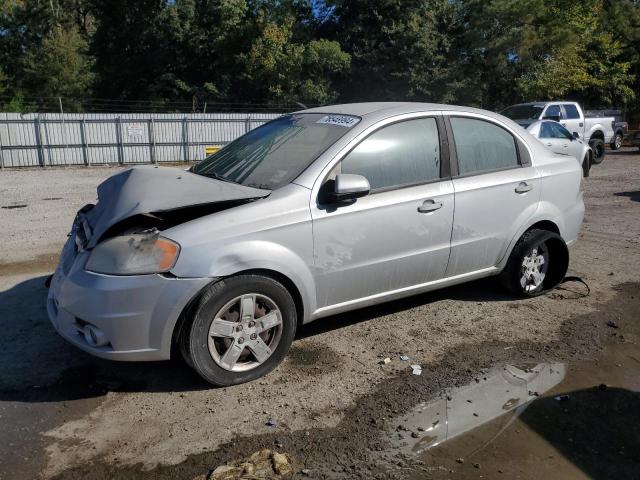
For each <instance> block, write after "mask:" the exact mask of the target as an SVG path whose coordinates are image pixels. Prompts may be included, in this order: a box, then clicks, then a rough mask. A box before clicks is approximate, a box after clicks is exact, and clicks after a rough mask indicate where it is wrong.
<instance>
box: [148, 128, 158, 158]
mask: <svg viewBox="0 0 640 480" xmlns="http://www.w3.org/2000/svg"><path fill="white" fill-rule="evenodd" d="M147 128H148V129H149V156H150V158H149V160H150V161H151V163H155V164H157V163H158V161H157V160H156V129H155V122H154V121H153V117H151V118H150V119H149V120H148V121H147Z"/></svg>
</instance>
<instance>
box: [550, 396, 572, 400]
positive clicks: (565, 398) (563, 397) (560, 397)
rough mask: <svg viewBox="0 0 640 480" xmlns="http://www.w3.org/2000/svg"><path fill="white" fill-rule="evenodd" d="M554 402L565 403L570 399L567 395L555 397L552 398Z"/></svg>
mask: <svg viewBox="0 0 640 480" xmlns="http://www.w3.org/2000/svg"><path fill="white" fill-rule="evenodd" d="M553 398H554V399H555V400H556V401H558V402H566V401H567V400H569V399H570V398H571V397H570V396H569V395H556V396H555V397H553Z"/></svg>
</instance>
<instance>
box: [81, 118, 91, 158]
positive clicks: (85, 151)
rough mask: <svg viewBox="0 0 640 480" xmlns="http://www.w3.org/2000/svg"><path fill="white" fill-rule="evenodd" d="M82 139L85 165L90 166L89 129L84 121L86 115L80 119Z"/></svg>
mask: <svg viewBox="0 0 640 480" xmlns="http://www.w3.org/2000/svg"><path fill="white" fill-rule="evenodd" d="M80 141H81V142H82V159H83V160H84V164H85V166H87V167H88V166H89V155H88V153H87V131H86V124H85V121H84V115H83V116H82V119H81V120H80Z"/></svg>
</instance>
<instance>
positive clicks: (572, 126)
mask: <svg viewBox="0 0 640 480" xmlns="http://www.w3.org/2000/svg"><path fill="white" fill-rule="evenodd" d="M562 108H563V109H564V118H563V119H562V120H561V121H560V124H561V125H562V126H563V127H565V128H566V129H567V130H569V132H570V133H571V134H572V135H573V132H577V133H578V135H580V138H582V137H583V136H584V121H583V119H582V116H581V115H580V111H579V110H578V107H576V106H575V105H574V104H573V103H564V104H562Z"/></svg>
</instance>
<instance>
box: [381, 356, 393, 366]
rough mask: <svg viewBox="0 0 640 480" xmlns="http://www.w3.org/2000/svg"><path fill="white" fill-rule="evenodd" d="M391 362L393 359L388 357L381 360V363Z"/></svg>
mask: <svg viewBox="0 0 640 480" xmlns="http://www.w3.org/2000/svg"><path fill="white" fill-rule="evenodd" d="M390 363H391V359H390V358H389V357H386V358H385V359H384V360H380V365H388V364H390Z"/></svg>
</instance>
